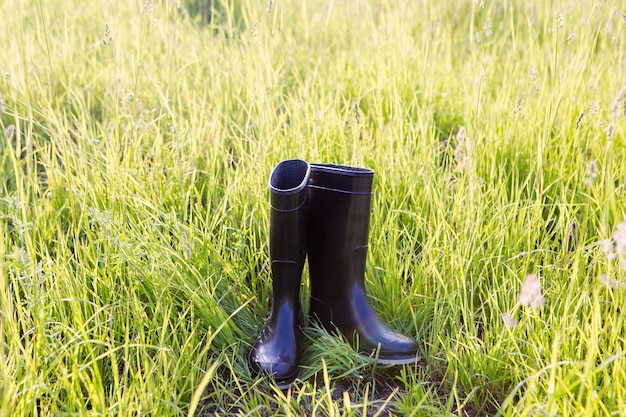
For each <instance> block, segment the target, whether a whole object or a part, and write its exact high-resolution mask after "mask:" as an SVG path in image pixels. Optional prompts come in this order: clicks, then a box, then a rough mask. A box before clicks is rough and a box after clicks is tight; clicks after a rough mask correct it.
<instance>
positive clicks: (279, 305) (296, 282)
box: [249, 159, 418, 388]
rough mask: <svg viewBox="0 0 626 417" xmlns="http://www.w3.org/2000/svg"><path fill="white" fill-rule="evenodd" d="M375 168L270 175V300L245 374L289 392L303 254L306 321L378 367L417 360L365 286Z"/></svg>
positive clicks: (309, 168) (318, 168)
mask: <svg viewBox="0 0 626 417" xmlns="http://www.w3.org/2000/svg"><path fill="white" fill-rule="evenodd" d="M373 178H374V171H372V170H370V169H367V168H356V167H350V166H343V165H331V164H309V163H307V162H306V161H302V160H298V159H294V160H287V161H283V162H281V163H279V164H278V165H277V166H276V167H275V168H274V170H273V171H272V174H271V176H270V181H269V188H270V192H271V214H270V260H271V273H272V279H273V282H272V289H273V292H274V302H273V304H272V307H271V313H270V316H269V318H268V319H267V321H266V322H265V324H264V325H263V328H262V329H261V332H260V334H259V336H258V337H257V339H256V342H255V344H254V346H253V348H252V350H251V351H250V355H249V364H250V368H251V370H252V371H253V372H254V373H256V374H258V373H267V374H270V375H272V376H273V378H274V380H275V381H276V384H277V385H278V386H279V387H280V388H287V387H289V386H290V385H291V384H292V383H293V381H294V380H295V379H296V377H297V376H298V371H299V365H300V349H299V336H300V280H301V276H302V269H303V267H304V261H305V258H306V256H307V253H308V261H309V273H310V287H311V302H310V311H309V317H310V318H311V319H313V320H316V321H317V322H318V323H319V324H321V325H322V326H323V327H324V328H325V329H326V330H328V331H330V332H336V331H337V330H338V331H339V332H341V333H342V334H343V335H344V336H345V337H346V339H347V340H348V341H349V342H350V343H351V345H352V346H353V347H354V348H355V349H357V351H358V353H359V354H361V355H364V356H367V357H369V358H372V359H376V360H377V361H378V363H383V364H406V363H413V362H415V361H416V360H417V356H418V354H417V344H416V342H415V341H414V340H412V339H410V338H408V337H406V336H404V335H402V334H400V333H398V332H396V331H394V330H392V329H390V328H389V327H388V326H387V325H386V324H384V323H383V322H382V321H381V320H380V319H379V318H378V316H377V315H376V313H375V312H374V311H373V310H372V307H371V306H370V304H369V302H368V300H367V295H366V291H365V286H364V277H365V263H366V256H367V242H368V234H369V219H370V210H371V209H370V207H371V196H372V180H373Z"/></svg>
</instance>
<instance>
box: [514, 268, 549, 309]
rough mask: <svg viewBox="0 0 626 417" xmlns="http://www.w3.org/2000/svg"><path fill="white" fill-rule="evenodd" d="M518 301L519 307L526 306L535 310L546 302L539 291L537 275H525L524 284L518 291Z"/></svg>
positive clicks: (539, 284)
mask: <svg viewBox="0 0 626 417" xmlns="http://www.w3.org/2000/svg"><path fill="white" fill-rule="evenodd" d="M518 301H519V304H520V305H521V306H528V307H531V308H537V309H539V308H541V307H543V305H544V304H545V302H546V300H545V298H544V297H543V294H542V291H541V282H540V281H539V275H537V274H528V275H526V277H525V278H524V282H523V283H522V288H521V289H520V293H519V296H518Z"/></svg>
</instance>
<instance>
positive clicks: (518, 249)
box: [0, 0, 626, 416]
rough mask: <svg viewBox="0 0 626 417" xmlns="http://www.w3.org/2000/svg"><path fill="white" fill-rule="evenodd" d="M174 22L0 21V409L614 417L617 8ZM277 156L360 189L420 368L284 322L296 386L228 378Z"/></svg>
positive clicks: (624, 173)
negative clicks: (368, 178)
mask: <svg viewBox="0 0 626 417" xmlns="http://www.w3.org/2000/svg"><path fill="white" fill-rule="evenodd" d="M178 3H179V2H176V1H168V0H165V1H157V2H155V4H154V5H153V7H149V5H148V4H146V5H144V4H143V3H142V2H141V1H140V0H136V1H121V0H109V1H103V2H84V1H78V0H63V1H61V0H50V1H43V0H3V1H2V2H0V15H1V16H3V17H2V24H1V25H0V45H2V46H1V47H0V94H1V97H2V103H3V104H2V106H1V107H2V108H1V109H0V110H1V112H0V113H1V114H0V180H1V183H0V229H1V234H2V238H1V239H0V327H1V329H0V349H1V351H0V415H2V416H9V415H10V416H31V415H32V416H47V415H147V416H148V415H149V416H170V415H171V416H183V415H190V414H194V411H195V414H196V415H212V414H217V415H235V414H246V415H343V414H345V415H389V414H393V415H412V416H438V415H441V416H447V415H464V416H467V415H469V416H474V415H493V414H500V415H503V416H508V415H521V416H525V415H529V416H537V415H550V416H553V415H559V416H573V415H581V416H582V415H585V416H588V415H598V416H605V415H606V416H610V415H614V416H618V415H625V414H626V371H625V370H626V358H625V356H626V350H625V349H626V346H625V344H626V319H625V318H624V315H623V306H624V303H625V302H626V288H625V286H626V271H625V270H624V269H622V268H621V267H620V265H619V260H618V259H615V260H611V259H608V258H607V256H606V255H605V253H603V251H602V249H601V246H602V245H601V242H602V241H603V240H605V239H608V238H610V237H611V234H612V233H613V231H614V230H615V228H616V227H617V225H618V223H619V222H620V221H621V220H622V219H623V218H625V217H626V204H625V201H626V184H625V179H626V139H625V132H626V117H625V114H626V97H625V93H626V91H625V90H624V88H625V87H626V14H624V13H626V9H624V6H623V4H621V2H618V1H617V0H606V1H604V0H602V1H592V0H589V1H579V2H565V1H556V0H554V1H538V0H537V1H521V0H508V1H493V2H490V1H485V2H482V1H469V0H468V1H435V0H416V1H387V0H382V1H369V0H363V1H348V0H342V1H335V0H327V1H319V0H313V1H290V0H283V1H275V2H271V4H270V3H268V2H260V3H259V2H253V1H250V0H241V1H236V2H234V3H232V2H231V1H229V0H215V1H213V2H212V3H211V2H208V0H207V2H205V3H203V2H202V1H201V0H195V1H194V2H191V1H184V0H182V1H181V2H180V3H182V4H178ZM207 4H212V5H213V7H214V11H213V13H208V12H207V10H208V9H207V7H206V5H207ZM209 16H210V19H209ZM461 127H463V128H464V130H465V132H466V135H467V138H468V139H469V141H470V143H471V148H472V150H471V153H470V154H467V155H466V156H468V159H467V164H466V167H465V169H463V170H459V169H457V161H458V157H459V156H462V155H460V154H459V152H458V151H457V149H458V150H459V151H460V150H461V148H460V147H458V144H459V142H462V140H461V138H460V137H459V136H458V135H457V133H458V132H459V130H460V128H461ZM287 158H303V159H306V160H309V161H312V162H333V163H341V164H352V165H359V166H367V167H370V168H373V169H374V170H375V171H376V178H375V194H374V199H373V206H374V210H373V212H372V221H371V230H370V243H371V245H370V252H369V255H368V266H367V276H366V281H367V288H368V292H369V295H370V299H371V303H372V305H373V306H374V307H375V309H376V311H377V312H378V313H379V315H380V316H381V317H382V318H383V319H384V320H385V321H387V322H389V323H390V324H391V326H392V327H394V328H396V329H398V330H401V331H403V332H404V333H406V334H408V335H410V336H412V337H414V338H416V339H417V340H419V341H420V346H421V350H422V352H421V353H422V356H423V360H422V361H421V362H420V363H419V365H418V366H414V367H412V366H404V367H397V368H393V367H385V366H381V365H378V366H374V365H372V364H370V363H368V362H366V361H364V360H363V359H361V358H359V357H358V356H357V355H355V354H354V353H352V351H351V350H350V348H349V347H348V345H347V344H346V343H345V342H344V341H342V340H341V339H338V338H337V337H335V336H333V335H330V334H328V333H326V332H324V331H322V330H320V329H316V328H311V327H305V337H304V340H303V359H302V360H303V363H302V366H303V368H302V373H301V379H300V380H299V381H298V382H297V383H296V385H295V386H294V387H293V388H292V389H291V390H289V391H286V392H281V391H279V390H278V389H277V388H275V387H272V386H271V385H268V384H266V383H265V381H263V380H258V379H255V378H254V377H252V376H251V375H250V372H249V370H248V369H247V366H246V361H245V358H246V355H247V352H248V351H249V349H250V347H251V345H252V343H253V341H254V338H255V337H256V335H257V333H258V330H259V328H260V326H261V325H262V323H263V321H264V320H265V318H266V317H267V314H268V311H269V296H270V292H271V277H270V274H269V260H268V242H267V238H268V221H269V193H268V191H267V179H268V176H269V173H270V172H271V169H272V167H273V166H274V165H275V164H276V163H278V162H279V161H280V160H282V159H287ZM592 161H593V162H592ZM590 164H591V165H593V164H595V167H596V168H597V172H596V173H595V174H593V175H592V174H591V171H590V168H589V167H590ZM592 171H593V169H592ZM528 274H538V275H539V277H540V280H541V283H542V286H543V296H544V297H545V304H544V305H543V307H542V308H539V309H533V308H529V307H524V306H521V305H520V304H519V303H518V292H519V290H520V287H521V285H522V282H523V280H524V278H525V276H526V275H528ZM603 274H605V275H606V277H603V278H602V279H600V276H602V275H603ZM307 278H308V275H307V272H306V271H305V274H304V279H303V304H304V305H305V307H306V306H308V300H307V299H306V294H308V281H307ZM607 283H608V284H611V285H607ZM505 313H508V314H510V315H511V318H513V319H514V320H515V325H514V326H513V327H509V326H507V324H506V323H505V321H504V320H503V318H502V314H505Z"/></svg>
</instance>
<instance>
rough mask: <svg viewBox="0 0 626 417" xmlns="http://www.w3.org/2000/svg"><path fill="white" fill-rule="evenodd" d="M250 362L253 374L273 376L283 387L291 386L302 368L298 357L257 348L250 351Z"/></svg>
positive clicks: (280, 386) (279, 385)
mask: <svg viewBox="0 0 626 417" xmlns="http://www.w3.org/2000/svg"><path fill="white" fill-rule="evenodd" d="M248 363H249V365H250V369H251V370H252V372H253V374H255V375H261V374H267V375H269V376H271V377H272V379H274V381H275V382H276V384H277V385H278V387H279V388H281V389H282V388H287V387H289V386H290V385H291V384H292V383H293V381H294V380H295V379H296V377H297V376H298V373H299V370H300V367H299V366H298V360H297V358H294V357H290V356H287V357H281V356H280V355H272V354H268V352H263V350H262V349H261V350H259V349H256V348H252V350H251V351H250V355H249V356H248Z"/></svg>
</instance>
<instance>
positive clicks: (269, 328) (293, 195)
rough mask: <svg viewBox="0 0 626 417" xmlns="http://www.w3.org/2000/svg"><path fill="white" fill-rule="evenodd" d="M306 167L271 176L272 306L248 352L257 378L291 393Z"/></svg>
mask: <svg viewBox="0 0 626 417" xmlns="http://www.w3.org/2000/svg"><path fill="white" fill-rule="evenodd" d="M309 173H310V167H309V164H308V163H307V162H305V161H301V160H298V159H294V160H288V161H283V162H281V163H279V164H278V165H277V166H276V167H275V168H274V170H273V171H272V174H271V176H270V182H269V188H270V193H271V212H270V233H269V234H270V260H271V269H272V290H273V294H274V297H273V298H274V301H273V304H272V308H271V312H270V316H269V318H268V319H267V321H266V322H265V324H264V325H263V328H262V329H261V333H260V334H259V336H258V337H257V339H256V342H255V344H254V346H253V348H252V350H251V351H250V355H249V357H248V359H249V360H248V362H249V364H250V369H251V370H252V371H253V372H254V373H255V374H259V373H263V372H266V373H268V374H270V375H272V377H273V378H274V380H275V381H276V384H277V385H278V387H280V388H287V387H289V386H290V385H291V384H292V383H293V381H294V380H295V379H296V377H297V376H298V371H299V365H300V349H299V338H300V332H301V329H300V281H301V277H302V268H303V267H304V260H305V258H306V248H307V227H308V218H309V205H308V189H307V184H308V182H309Z"/></svg>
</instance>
